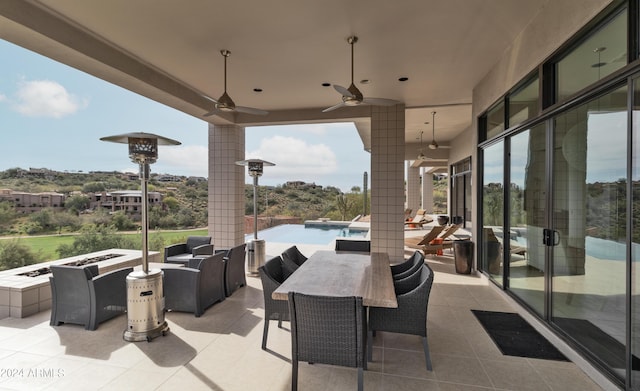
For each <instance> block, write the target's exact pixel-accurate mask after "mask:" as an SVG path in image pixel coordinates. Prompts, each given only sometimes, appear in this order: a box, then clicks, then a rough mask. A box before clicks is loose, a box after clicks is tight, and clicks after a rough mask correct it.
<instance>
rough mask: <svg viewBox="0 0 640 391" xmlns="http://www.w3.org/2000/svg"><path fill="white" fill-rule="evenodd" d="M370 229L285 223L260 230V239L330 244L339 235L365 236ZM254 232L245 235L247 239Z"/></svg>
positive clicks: (276, 241)
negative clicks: (306, 226) (307, 226)
mask: <svg viewBox="0 0 640 391" xmlns="http://www.w3.org/2000/svg"><path fill="white" fill-rule="evenodd" d="M367 232H368V231H362V230H353V229H349V228H333V227H332V228H319V227H309V228H305V226H304V225H302V224H283V225H278V226H276V227H272V228H268V229H264V230H261V231H258V239H262V240H264V241H267V242H273V243H297V244H329V243H331V241H333V240H334V239H336V238H339V237H352V238H363V239H364V238H365V237H366V235H367ZM251 239H253V234H248V235H245V240H251Z"/></svg>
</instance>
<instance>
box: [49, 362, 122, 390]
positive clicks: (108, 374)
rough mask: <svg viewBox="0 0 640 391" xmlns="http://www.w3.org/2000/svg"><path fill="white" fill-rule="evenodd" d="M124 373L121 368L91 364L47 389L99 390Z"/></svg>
mask: <svg viewBox="0 0 640 391" xmlns="http://www.w3.org/2000/svg"><path fill="white" fill-rule="evenodd" d="M124 372H126V369H124V368H121V367H116V366H113V365H106V364H98V363H94V362H92V363H88V364H86V365H84V366H82V367H81V368H79V369H77V370H75V371H73V372H72V375H73V376H71V375H70V376H65V377H63V378H62V379H60V380H57V381H55V382H54V383H53V384H51V385H50V387H49V388H51V389H55V390H67V391H89V390H99V389H100V388H102V387H104V386H105V385H107V384H109V383H110V382H112V381H113V380H115V379H116V378H117V377H118V376H120V375H122V374H123V373H124Z"/></svg>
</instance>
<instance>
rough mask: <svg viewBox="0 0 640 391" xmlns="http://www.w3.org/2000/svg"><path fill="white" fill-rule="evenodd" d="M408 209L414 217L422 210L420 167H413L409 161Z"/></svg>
mask: <svg viewBox="0 0 640 391" xmlns="http://www.w3.org/2000/svg"><path fill="white" fill-rule="evenodd" d="M406 164H407V208H410V209H411V214H412V215H414V214H415V213H416V211H417V210H418V209H420V205H421V204H422V203H421V202H420V167H411V161H407V163H406Z"/></svg>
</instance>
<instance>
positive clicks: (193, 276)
mask: <svg viewBox="0 0 640 391" xmlns="http://www.w3.org/2000/svg"><path fill="white" fill-rule="evenodd" d="M163 271H164V296H165V298H164V300H165V307H166V308H167V310H173V311H184V312H193V313H194V314H195V316H196V317H199V316H200V315H202V314H203V313H204V311H205V310H206V309H207V308H209V307H210V306H212V305H213V304H214V303H216V302H219V301H223V300H224V299H225V297H226V296H225V293H224V254H223V253H218V254H215V255H211V256H208V257H206V258H194V259H192V260H190V261H189V263H188V264H187V267H185V268H166V269H164V270H163Z"/></svg>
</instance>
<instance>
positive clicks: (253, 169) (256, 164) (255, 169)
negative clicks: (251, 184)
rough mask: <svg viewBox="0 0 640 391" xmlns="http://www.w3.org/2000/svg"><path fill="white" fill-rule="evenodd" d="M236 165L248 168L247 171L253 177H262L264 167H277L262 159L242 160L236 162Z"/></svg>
mask: <svg viewBox="0 0 640 391" xmlns="http://www.w3.org/2000/svg"><path fill="white" fill-rule="evenodd" d="M236 164H237V165H239V166H247V171H248V172H249V176H251V177H260V176H262V171H263V168H264V166H275V164H273V163H270V162H268V161H266V160H262V159H248V160H241V161H238V162H236Z"/></svg>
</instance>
